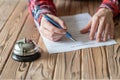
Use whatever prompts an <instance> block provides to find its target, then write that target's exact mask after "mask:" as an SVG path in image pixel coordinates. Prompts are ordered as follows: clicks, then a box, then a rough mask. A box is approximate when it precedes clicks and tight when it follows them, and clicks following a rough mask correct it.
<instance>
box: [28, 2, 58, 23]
mask: <svg viewBox="0 0 120 80" xmlns="http://www.w3.org/2000/svg"><path fill="white" fill-rule="evenodd" d="M29 11H30V14H31V15H32V16H33V17H34V19H35V20H36V21H37V22H38V23H40V21H41V15H42V14H46V13H50V14H54V15H56V8H55V5H54V4H53V0H29Z"/></svg>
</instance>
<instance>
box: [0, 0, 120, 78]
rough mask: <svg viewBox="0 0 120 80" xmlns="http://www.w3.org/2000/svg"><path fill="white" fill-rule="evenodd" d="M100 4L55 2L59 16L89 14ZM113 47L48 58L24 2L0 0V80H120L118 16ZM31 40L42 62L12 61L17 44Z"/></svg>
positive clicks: (56, 0) (22, 0) (119, 26)
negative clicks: (38, 49)
mask: <svg viewBox="0 0 120 80" xmlns="http://www.w3.org/2000/svg"><path fill="white" fill-rule="evenodd" d="M100 3H101V1H97V0H94V1H93V0H92V1H91V0H89V1H87V0H84V1H83V0H82V1H79V0H75V1H73V0H71V1H70V0H55V5H56V7H57V10H58V15H59V16H64V15H73V14H77V13H84V12H89V13H90V14H91V15H93V14H94V13H95V11H96V9H97V7H98V6H99V4H100ZM115 27H116V28H115V36H116V38H115V40H116V41H117V44H116V45H112V46H107V47H96V48H89V49H82V50H77V51H72V52H66V53H62V54H52V55H49V54H48V53H47V50H46V48H45V45H44V43H43V42H42V39H41V38H40V35H39V33H38V30H37V29H36V27H35V24H34V22H33V19H32V17H31V16H30V15H29V13H28V8H27V0H0V46H1V47H0V80H6V79H8V80H9V79H11V80H24V79H28V80H79V79H120V16H119V17H116V19H115ZM24 37H27V38H30V39H32V40H34V41H35V42H36V43H38V45H40V46H41V48H42V49H43V51H44V52H43V53H42V56H41V58H39V59H38V60H36V61H34V62H31V63H29V62H27V63H21V62H16V61H14V60H13V59H12V58H11V55H12V49H13V46H14V44H15V42H16V40H19V39H22V38H24Z"/></svg>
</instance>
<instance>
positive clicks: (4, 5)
mask: <svg viewBox="0 0 120 80" xmlns="http://www.w3.org/2000/svg"><path fill="white" fill-rule="evenodd" d="M18 3H19V0H0V31H1V30H2V28H3V27H4V25H5V23H6V22H7V20H8V19H9V17H10V15H11V14H12V12H13V11H14V9H15V7H16V6H17V4H18Z"/></svg>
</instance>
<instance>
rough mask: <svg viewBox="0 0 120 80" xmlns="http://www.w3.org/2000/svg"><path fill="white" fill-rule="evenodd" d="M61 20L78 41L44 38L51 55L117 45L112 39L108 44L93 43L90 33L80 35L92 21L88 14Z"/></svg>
mask: <svg viewBox="0 0 120 80" xmlns="http://www.w3.org/2000/svg"><path fill="white" fill-rule="evenodd" d="M61 18H62V19H63V20H64V21H65V23H66V24H67V27H68V32H70V33H71V34H72V36H73V37H74V38H75V39H76V40H77V41H72V40H70V39H68V38H66V37H65V36H64V37H63V38H62V39H61V40H60V41H58V42H53V41H50V40H48V39H46V38H45V37H43V36H42V38H43V41H44V43H45V45H46V48H47V50H48V52H49V54H52V53H60V52H68V51H74V50H79V49H84V48H91V47H98V46H107V45H113V44H116V41H115V40H112V39H109V40H108V41H106V42H96V41H95V40H92V41H91V40H89V33H87V34H81V33H80V30H81V29H83V28H84V27H85V26H86V25H87V23H88V21H89V20H90V19H91V16H90V15H89V14H88V13H83V14H77V15H73V16H63V17H61Z"/></svg>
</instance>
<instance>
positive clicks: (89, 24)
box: [80, 20, 92, 34]
mask: <svg viewBox="0 0 120 80" xmlns="http://www.w3.org/2000/svg"><path fill="white" fill-rule="evenodd" d="M91 23H92V20H90V21H89V22H88V24H87V25H86V27H85V28H83V29H82V30H80V33H82V34H84V33H88V32H89V30H90V28H91Z"/></svg>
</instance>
